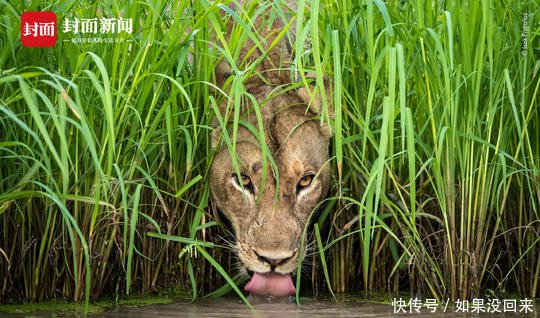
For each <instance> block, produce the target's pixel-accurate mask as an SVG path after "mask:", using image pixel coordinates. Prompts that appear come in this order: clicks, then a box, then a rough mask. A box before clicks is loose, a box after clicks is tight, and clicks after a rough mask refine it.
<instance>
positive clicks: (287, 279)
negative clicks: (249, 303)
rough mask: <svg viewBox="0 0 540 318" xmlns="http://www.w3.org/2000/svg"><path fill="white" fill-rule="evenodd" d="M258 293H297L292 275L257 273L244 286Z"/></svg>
mask: <svg viewBox="0 0 540 318" xmlns="http://www.w3.org/2000/svg"><path fill="white" fill-rule="evenodd" d="M244 289H245V290H246V291H248V292H250V293H252V294H256V295H272V296H277V297H281V296H289V295H293V294H295V293H296V290H295V289H294V284H293V282H292V279H291V275H283V274H277V273H267V274H261V273H255V274H253V277H252V278H251V280H250V281H249V282H248V283H247V284H246V287H245V288H244Z"/></svg>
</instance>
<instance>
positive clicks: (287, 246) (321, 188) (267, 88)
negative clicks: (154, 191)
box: [210, 18, 330, 274]
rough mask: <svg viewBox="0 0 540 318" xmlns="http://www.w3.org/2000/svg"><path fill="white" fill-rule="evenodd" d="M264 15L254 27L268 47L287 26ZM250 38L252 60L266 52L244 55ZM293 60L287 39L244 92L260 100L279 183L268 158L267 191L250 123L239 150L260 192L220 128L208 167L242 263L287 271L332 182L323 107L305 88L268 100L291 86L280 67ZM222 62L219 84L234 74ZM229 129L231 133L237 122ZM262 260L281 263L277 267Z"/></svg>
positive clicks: (251, 115)
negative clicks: (247, 185)
mask: <svg viewBox="0 0 540 318" xmlns="http://www.w3.org/2000/svg"><path fill="white" fill-rule="evenodd" d="M263 20H264V19H263ZM263 20H261V19H260V18H259V19H257V20H256V26H259V27H261V26H262V27H261V28H259V34H262V35H265V36H266V45H269V44H270V43H272V42H273V40H274V39H275V36H276V35H277V33H279V32H281V30H282V28H283V24H282V23H281V22H280V21H277V20H276V21H274V25H273V26H271V27H268V26H267V25H262V23H261V21H263ZM229 30H230V28H229ZM252 44H253V43H251V42H248V44H246V45H245V47H244V48H243V50H242V55H241V56H240V59H241V60H242V59H245V60H254V59H256V58H257V57H259V56H260V54H261V53H260V52H259V51H258V50H253V51H251V52H252V53H253V54H252V55H251V56H249V57H246V54H247V53H248V52H249V49H251V48H253V45H252ZM290 59H291V57H290V56H289V53H288V50H287V49H286V47H285V45H284V43H281V44H278V45H276V46H275V47H274V48H273V49H271V50H270V53H269V54H268V56H267V58H266V59H265V60H264V61H263V62H262V63H261V64H260V65H259V66H258V67H257V71H258V73H259V74H255V75H253V76H251V77H250V78H249V79H248V80H246V81H245V87H246V90H247V91H248V92H249V93H251V94H253V96H254V97H255V98H256V100H257V101H258V102H259V104H260V106H261V114H262V121H263V126H264V136H265V143H266V145H267V147H268V149H269V150H270V152H271V155H272V158H273V160H274V161H275V163H276V165H277V168H278V175H279V188H278V186H277V184H276V179H277V178H276V175H275V172H274V171H273V170H272V168H271V167H270V163H268V167H267V169H266V174H267V179H266V182H265V184H264V188H263V189H261V187H262V186H263V185H262V173H263V169H262V163H263V158H262V152H261V147H260V143H259V141H258V138H257V136H255V135H253V134H252V133H251V132H250V131H249V130H248V129H247V128H246V127H244V126H242V125H239V127H238V136H237V141H236V152H237V156H238V161H239V168H240V171H241V173H242V174H244V175H246V176H248V177H249V178H251V181H252V185H253V189H254V193H251V192H250V191H248V190H247V189H244V191H242V187H241V186H240V185H239V184H238V181H237V176H236V175H235V170H234V167H233V163H232V159H231V156H230V154H229V151H228V150H227V148H226V147H225V146H224V144H223V142H220V140H222V138H221V134H222V131H221V130H220V129H218V128H216V129H215V131H214V134H213V138H212V139H213V145H212V146H213V147H214V149H215V150H216V155H215V157H214V160H213V163H212V167H211V171H210V185H211V193H212V200H213V202H214V203H215V205H216V206H217V207H218V208H219V209H220V210H221V211H222V212H223V213H224V214H225V216H226V217H227V218H228V219H229V220H230V221H231V223H232V226H233V230H234V233H235V235H236V246H237V252H238V255H239V257H240V259H241V260H242V262H243V264H244V265H245V267H246V268H247V269H249V270H251V271H255V272H260V273H265V272H269V271H270V270H271V269H273V270H274V271H276V272H278V273H283V274H286V273H290V272H292V271H294V270H295V268H296V266H297V262H298V259H297V257H298V256H299V255H298V249H299V246H300V243H301V241H300V240H301V234H302V231H303V228H304V226H305V225H306V222H307V220H308V217H309V215H310V214H311V212H312V210H313V209H314V207H315V206H316V205H317V203H319V201H320V199H321V197H322V196H323V195H324V194H325V193H326V192H327V189H328V186H329V182H330V181H329V179H330V171H329V167H328V164H325V163H326V161H327V160H328V146H329V139H330V136H329V133H328V129H327V127H326V126H325V125H323V126H321V125H320V120H319V117H318V115H319V114H318V108H317V107H307V105H308V102H309V96H308V95H307V93H306V90H305V89H304V88H302V89H298V90H294V89H293V90H289V91H287V92H285V93H282V94H279V95H276V96H274V97H273V98H271V99H269V100H267V101H266V102H264V101H265V99H267V97H268V96H270V94H275V93H274V91H275V88H276V87H277V86H279V85H283V84H290V78H291V76H290V74H289V73H288V71H284V70H281V71H278V70H277V69H278V68H280V67H281V68H286V67H289V65H288V63H290ZM224 63H225V62H222V63H220V67H219V68H218V69H217V72H216V73H217V77H218V78H217V82H218V85H223V83H225V82H226V81H227V78H228V77H229V76H230V68H227V65H226V64H224ZM318 104H319V105H320V103H318ZM225 108H226V105H225V104H223V105H221V109H220V110H221V113H222V115H225V113H226V111H225ZM242 109H243V112H242V115H241V119H242V120H245V121H247V122H249V123H250V124H251V125H252V126H253V127H255V128H257V127H258V124H257V119H256V116H255V112H254V111H253V108H252V106H251V105H249V104H243V105H242ZM231 118H232V117H231ZM231 122H232V119H231ZM227 127H229V128H228V130H229V132H228V133H229V136H232V132H231V127H232V124H229V125H228V126H227ZM308 175H313V176H316V177H315V178H314V179H313V181H312V183H311V184H310V185H309V186H308V187H306V188H304V189H302V190H300V191H298V183H299V181H300V179H301V178H302V177H305V176H308ZM276 193H277V196H276ZM258 196H260V197H259V198H258ZM264 258H266V259H270V260H280V261H279V262H276V264H277V265H276V264H274V265H275V267H274V268H272V266H271V264H270V263H269V262H267V261H265V259H264Z"/></svg>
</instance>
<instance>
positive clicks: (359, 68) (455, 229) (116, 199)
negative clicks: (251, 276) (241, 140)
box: [0, 0, 540, 302]
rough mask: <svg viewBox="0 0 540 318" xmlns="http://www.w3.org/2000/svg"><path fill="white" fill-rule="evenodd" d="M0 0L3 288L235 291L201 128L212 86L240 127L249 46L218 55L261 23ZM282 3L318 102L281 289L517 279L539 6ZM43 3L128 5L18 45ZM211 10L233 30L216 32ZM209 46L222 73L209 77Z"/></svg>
mask: <svg viewBox="0 0 540 318" xmlns="http://www.w3.org/2000/svg"><path fill="white" fill-rule="evenodd" d="M0 2H1V3H2V6H1V9H0V12H1V17H2V19H1V30H2V32H0V43H1V45H0V47H1V49H0V180H1V181H2V182H1V183H0V220H1V224H0V273H1V275H0V288H1V299H2V301H3V302H12V301H18V300H22V299H26V300H31V301H38V300H42V299H46V298H50V297H66V298H68V299H72V300H75V301H82V300H86V301H90V300H93V299H96V298H98V297H101V296H103V295H107V294H108V295H116V296H122V295H125V294H132V293H152V292H156V291H160V290H166V289H173V290H174V291H180V292H186V293H190V294H191V295H192V296H193V297H196V296H203V295H205V294H207V293H209V292H212V291H216V290H217V291H216V292H215V293H214V294H213V295H220V294H223V293H225V292H226V291H227V290H229V289H231V288H232V289H235V290H236V292H237V293H240V289H239V287H240V286H236V285H235V284H240V283H241V280H242V278H241V277H240V276H238V275H237V273H238V271H237V268H236V266H237V259H235V257H234V256H233V253H232V251H231V248H230V246H229V245H230V244H229V243H230V240H231V239H232V237H231V236H230V229H229V228H227V226H224V225H223V222H222V221H223V218H222V217H221V218H220V217H219V216H218V215H217V214H216V213H214V212H215V211H214V210H213V209H212V207H211V202H210V201H209V185H208V182H207V181H208V178H207V173H208V169H209V166H210V162H211V160H212V157H213V153H212V149H211V146H210V133H211V131H212V126H213V124H214V122H215V121H214V117H215V116H216V115H218V114H219V112H217V105H218V104H219V103H221V102H222V101H224V100H228V102H229V103H230V104H229V105H230V109H231V117H230V119H231V120H232V121H233V122H234V123H235V124H234V125H233V126H234V127H238V125H239V124H243V123H242V122H241V118H239V116H238V114H239V110H240V100H241V98H246V96H248V95H246V92H245V89H244V88H243V86H242V80H243V79H244V78H245V77H247V76H251V75H252V72H253V70H254V65H253V64H251V65H250V64H248V63H247V62H246V61H241V60H240V59H239V57H238V54H239V52H240V48H241V47H242V45H243V44H244V43H245V41H246V39H248V38H249V39H251V40H252V41H254V43H259V45H268V44H270V43H266V41H265V40H264V36H263V35H264V30H260V29H259V30H257V29H256V28H253V25H252V23H251V22H252V21H251V18H250V15H249V14H246V13H242V11H241V10H240V11H239V12H233V11H230V10H227V9H226V6H225V5H226V3H224V2H208V1H184V0H171V1H159V0H156V1H151V2H148V3H146V2H145V3H143V2H130V1H105V2H102V3H101V4H95V3H94V2H91V1H69V2H66V3H49V2H42V3H38V2H32V4H29V3H26V2H23V3H20V2H19V3H16V4H13V3H10V2H5V1H0ZM28 5H30V6H28ZM298 8H299V12H298V14H297V15H296V17H295V20H294V21H292V22H291V23H290V24H288V26H294V28H295V30H296V36H295V37H294V39H295V43H294V45H293V46H292V47H293V48H294V57H295V60H294V61H293V63H292V64H291V66H290V70H286V71H294V72H295V73H296V72H297V73H298V74H299V77H298V78H300V79H301V81H302V82H303V83H302V84H301V85H303V84H306V85H307V84H308V83H307V79H306V74H307V73H314V74H315V77H316V85H315V87H314V88H312V87H310V89H311V90H312V92H313V94H315V95H316V94H319V95H322V96H324V94H326V93H327V92H328V91H327V90H326V89H325V87H324V82H325V79H327V81H326V82H329V83H330V92H333V95H332V96H330V98H329V99H326V98H325V99H324V100H329V101H331V102H332V103H331V105H326V106H324V111H323V116H321V118H322V121H323V122H322V124H323V125H328V124H329V125H331V126H332V129H333V132H334V134H333V135H334V139H333V143H332V149H331V153H330V157H331V159H330V163H331V165H332V167H333V169H334V171H335V178H334V181H335V182H334V186H333V187H332V190H331V192H330V193H329V195H328V198H327V199H325V200H324V202H322V203H321V204H320V206H319V208H318V209H317V210H316V211H314V214H313V215H312V217H311V220H312V222H311V225H310V227H309V228H308V229H307V233H308V237H310V238H311V239H312V240H313V241H314V242H313V243H311V244H312V245H310V246H313V247H312V248H310V249H309V251H310V252H309V253H308V257H307V258H306V259H305V260H304V262H303V268H302V269H301V270H299V271H298V273H297V280H298V282H299V283H301V288H299V289H298V292H299V293H300V294H304V293H311V292H314V293H316V294H324V293H327V292H334V293H345V292H358V291H363V292H365V293H368V294H369V293H372V292H375V291H378V290H385V291H387V292H390V293H392V294H394V293H398V292H403V291H410V292H411V293H414V294H416V295H420V296H424V297H428V296H429V297H435V298H438V299H443V298H452V299H457V298H461V299H465V298H471V297H482V296H486V295H487V296H492V295H496V296H499V297H502V296H505V295H507V294H508V293H513V292H517V293H518V294H519V295H522V296H528V297H537V296H538V295H539V284H540V282H539V277H540V253H539V252H540V242H539V233H540V218H539V214H540V211H539V209H540V177H539V165H540V131H539V127H538V123H539V122H540V114H539V104H538V103H539V101H538V98H537V97H538V95H539V89H540V80H539V78H540V77H539V74H538V69H539V67H540V64H539V62H538V56H539V51H538V49H539V46H538V43H539V40H538V39H539V31H538V28H537V27H536V25H537V24H538V17H537V16H536V15H535V13H536V12H540V10H539V7H538V5H537V4H535V3H534V2H533V1H512V2H509V3H501V2H491V1H443V2H427V3H424V2H420V1H414V2H404V1H387V2H383V1H379V0H376V1H316V0H315V1H306V0H303V1H299V2H298ZM44 10H52V11H55V12H56V13H57V15H58V20H59V21H63V19H64V18H65V17H71V18H73V17H79V18H91V17H98V18H99V17H101V16H104V17H118V16H122V17H125V18H132V19H133V21H134V30H135V32H134V33H133V34H132V35H128V34H121V35H117V36H115V38H116V39H117V40H118V42H116V43H84V44H74V43H70V42H67V41H66V42H64V41H63V40H64V39H66V40H68V39H70V38H71V37H74V36H73V35H65V34H62V33H61V32H60V34H59V42H58V43H57V45H56V46H55V47H53V48H50V49H30V48H24V47H22V46H21V44H20V41H19V28H20V25H19V21H20V14H21V13H22V12H24V11H44ZM246 10H248V11H249V10H251V11H249V12H252V14H256V13H260V11H256V9H255V8H250V9H248V8H246ZM253 12H255V13H253ZM525 13H528V19H527V21H528V25H527V28H526V30H524V29H523V14H525ZM278 15H281V16H283V15H284V13H283V12H280V11H279V10H278V11H274V13H273V14H272V16H273V17H277V16H278ZM227 19H234V20H235V22H236V24H237V27H236V28H235V29H234V30H233V33H232V34H231V35H230V37H221V36H220V35H219V34H220V31H222V30H224V29H225V21H226V20H227ZM524 32H526V33H527V34H528V48H527V49H526V50H525V51H524V52H523V53H522V48H521V34H522V33H524ZM216 34H217V36H216ZM265 43H266V44H265ZM221 58H227V59H228V60H229V61H230V62H231V63H232V64H233V66H234V67H233V70H234V71H235V72H236V75H237V79H236V80H235V81H233V82H232V83H227V85H228V87H229V88H231V89H230V90H229V89H226V90H225V91H222V92H220V90H219V89H218V88H216V87H215V82H216V81H215V74H214V70H215V67H216V65H217V63H218V62H219V60H220V59H221ZM285 89H286V88H285ZM226 95H228V96H226ZM247 98H249V97H247ZM256 105H257V104H256ZM328 106H331V107H332V108H333V115H332V116H331V113H332V112H331V110H330V109H329V108H328ZM257 107H258V105H257ZM257 111H258V110H257ZM218 122H219V121H218ZM221 125H222V126H223V125H225V124H224V123H223V122H222V123H221ZM260 127H262V126H261V125H259V127H251V129H253V130H254V133H255V134H257V135H258V136H259V137H261V136H262V135H260V130H259V129H260ZM235 129H237V128H235ZM230 135H231V136H234V132H231V133H230ZM259 139H260V140H264V138H259ZM227 144H228V145H229V148H230V151H231V152H232V153H233V154H234V144H235V140H234V138H232V140H229V141H227ZM268 160H269V161H268V163H267V164H268V166H269V167H272V165H273V162H272V160H271V158H269V159H268ZM309 233H314V234H309ZM234 281H236V283H234ZM222 286H225V287H223V288H221V289H220V287H222Z"/></svg>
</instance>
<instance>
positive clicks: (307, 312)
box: [0, 298, 540, 318]
mask: <svg viewBox="0 0 540 318" xmlns="http://www.w3.org/2000/svg"><path fill="white" fill-rule="evenodd" d="M255 302H256V304H254V307H255V310H251V309H249V308H248V307H247V306H246V305H245V304H244V303H242V302H241V301H239V300H238V299H237V298H221V299H218V300H207V301H199V302H195V303H189V302H175V303H171V304H162V305H148V306H143V307H137V308H133V307H132V308H122V307H117V308H111V309H109V310H106V311H104V312H100V313H93V314H88V315H84V314H82V313H73V312H72V313H69V312H54V311H43V312H33V313H25V314H2V312H0V317H103V318H116V317H130V318H143V317H145V318H147V317H149V318H157V317H197V318H198V317H216V318H225V317H268V318H273V317H275V318H289V317H309V318H319V317H540V315H539V314H538V310H540V302H538V301H536V302H535V303H534V306H533V310H534V311H533V312H532V313H528V314H523V313H522V314H519V313H500V314H490V313H481V314H478V313H474V314H471V313H469V314H466V313H455V312H454V310H455V309H454V308H452V309H451V308H448V309H446V313H444V312H443V310H444V309H443V308H442V307H440V306H439V307H438V308H436V309H437V310H436V312H435V313H430V312H429V311H430V310H428V309H425V308H422V309H421V312H420V313H416V312H411V311H409V308H407V309H406V312H405V313H403V311H401V312H400V313H399V314H397V313H395V312H394V311H395V308H394V306H393V305H392V304H377V303H371V302H365V301H356V300H354V301H338V302H334V301H316V300H310V301H305V302H303V303H302V304H301V305H298V304H296V303H291V302H289V301H284V300H283V301H272V302H271V303H268V302H266V301H265V300H255ZM517 310H518V311H519V308H517Z"/></svg>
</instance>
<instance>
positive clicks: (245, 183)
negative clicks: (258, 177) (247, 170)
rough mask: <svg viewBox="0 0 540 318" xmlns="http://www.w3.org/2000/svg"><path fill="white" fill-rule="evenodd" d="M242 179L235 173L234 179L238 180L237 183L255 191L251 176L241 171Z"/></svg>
mask: <svg viewBox="0 0 540 318" xmlns="http://www.w3.org/2000/svg"><path fill="white" fill-rule="evenodd" d="M240 178H241V179H240V180H239V179H238V176H237V175H236V174H235V175H234V179H235V180H236V183H237V184H238V185H239V186H241V187H244V188H245V189H247V190H249V191H251V192H253V183H252V182H251V178H250V177H248V176H246V175H245V174H243V173H241V174H240Z"/></svg>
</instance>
